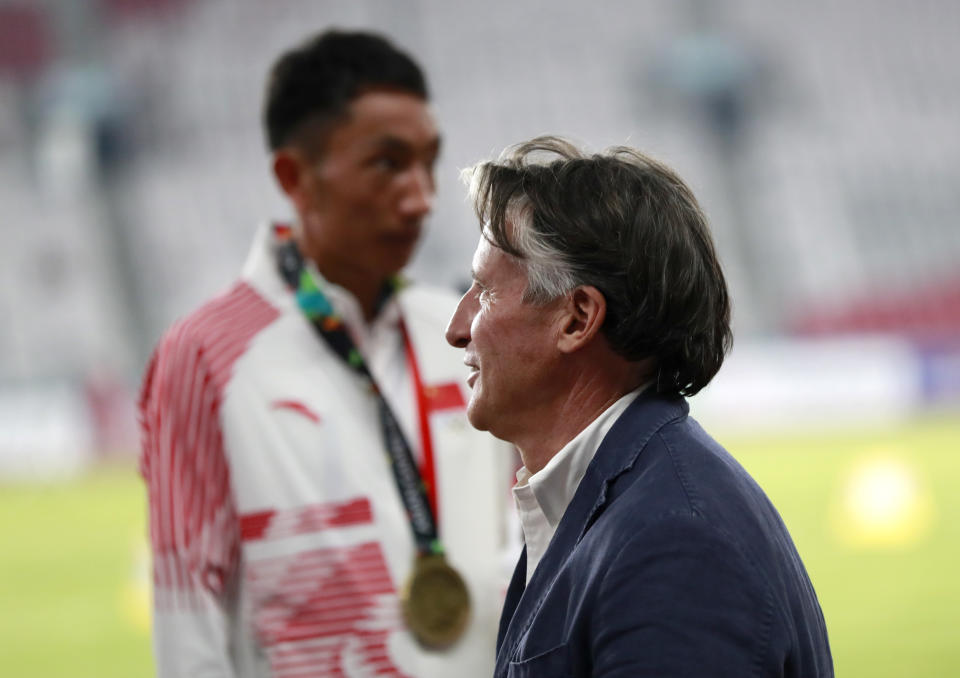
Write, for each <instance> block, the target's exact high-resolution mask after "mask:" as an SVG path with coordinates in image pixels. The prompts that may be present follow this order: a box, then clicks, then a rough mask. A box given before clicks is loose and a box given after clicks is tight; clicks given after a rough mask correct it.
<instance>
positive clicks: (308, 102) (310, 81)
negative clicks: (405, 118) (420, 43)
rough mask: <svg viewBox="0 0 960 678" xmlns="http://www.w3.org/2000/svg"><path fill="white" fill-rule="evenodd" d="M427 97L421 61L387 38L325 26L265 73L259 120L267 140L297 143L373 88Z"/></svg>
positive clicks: (274, 144) (279, 143)
mask: <svg viewBox="0 0 960 678" xmlns="http://www.w3.org/2000/svg"><path fill="white" fill-rule="evenodd" d="M379 89H386V90H397V91H400V92H406V93H409V94H413V95H415V96H418V97H420V98H422V99H424V100H427V99H429V93H428V91H427V83H426V79H425V78H424V75H423V72H422V71H421V69H420V67H419V66H418V65H417V64H416V62H414V60H413V59H412V58H410V56H408V55H407V54H406V53H404V52H402V51H400V50H398V49H397V48H396V47H394V46H393V45H392V44H391V43H390V42H389V41H388V40H387V39H386V38H384V37H382V36H380V35H376V34H373V33H366V32H347V31H341V30H328V31H324V32H323V33H320V34H318V35H316V36H314V37H312V38H310V39H309V40H307V41H306V42H304V43H302V44H301V45H299V46H297V47H295V48H293V49H291V50H290V51H288V52H286V53H284V54H283V55H281V56H280V58H279V59H277V61H276V62H275V63H274V65H273V67H272V68H271V70H270V75H269V77H268V79H267V90H266V97H265V99H264V107H263V123H264V129H265V132H266V138H267V145H268V146H269V147H270V150H277V149H278V148H280V147H282V146H286V145H288V144H290V143H296V142H297V141H298V138H297V137H298V136H299V135H301V134H302V133H303V132H304V130H305V128H307V127H308V126H310V127H311V128H313V127H315V126H317V125H318V124H319V125H320V126H321V127H322V126H323V125H327V126H329V124H330V123H332V122H335V121H337V120H338V119H340V118H341V117H342V116H343V115H344V113H345V112H346V109H347V107H348V106H349V105H350V102H351V101H353V99H355V98H356V97H358V96H360V95H361V94H363V93H365V92H368V91H371V90H379Z"/></svg>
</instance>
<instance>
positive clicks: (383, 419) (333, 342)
mask: <svg viewBox="0 0 960 678" xmlns="http://www.w3.org/2000/svg"><path fill="white" fill-rule="evenodd" d="M274 237H275V242H276V256H277V265H278V266H279V269H280V275H281V277H283V279H284V281H285V282H286V283H287V285H288V286H289V287H290V289H291V290H292V291H293V292H294V294H295V296H296V299H297V304H298V305H299V306H300V309H301V310H302V311H303V313H304V315H306V316H307V318H308V319H309V320H310V322H311V323H312V324H313V326H314V328H315V329H316V331H317V334H318V335H320V337H322V338H323V340H324V341H325V342H326V343H327V345H328V346H329V347H330V348H331V349H332V350H333V352H334V353H336V354H337V355H338V356H339V357H340V358H341V359H342V360H343V361H344V362H345V363H346V364H347V365H349V366H350V367H351V368H352V369H353V370H354V371H355V372H356V373H357V374H359V375H361V376H362V377H364V378H365V379H366V380H367V382H368V383H369V384H370V388H371V391H372V392H373V394H374V395H375V396H376V398H377V405H378V412H379V416H380V428H381V431H382V432H383V440H384V445H385V447H386V449H387V454H388V455H389V457H390V462H391V464H390V465H391V468H392V469H393V477H394V480H395V481H396V483H397V489H398V490H399V491H400V497H401V499H402V500H403V505H404V508H406V510H407V515H408V517H409V520H410V527H411V529H412V530H413V536H414V540H415V542H416V546H417V551H418V553H421V554H433V555H440V554H443V545H442V543H441V542H440V538H439V534H438V530H437V520H436V493H435V490H434V488H433V482H432V481H433V458H432V457H433V451H432V445H431V442H430V432H429V424H428V423H427V412H426V409H425V407H424V406H425V397H424V395H423V384H422V383H421V382H420V374H419V371H418V370H417V366H416V362H415V360H414V354H413V346H412V344H411V342H410V339H409V337H408V335H407V331H406V328H405V327H404V326H403V323H402V322H401V326H400V327H401V332H402V333H403V337H404V344H405V348H406V352H407V359H408V361H409V363H410V368H411V373H412V376H413V381H414V384H415V386H416V390H417V407H418V410H419V413H420V417H419V424H420V427H421V432H422V433H423V443H424V445H423V446H424V449H423V454H424V465H425V466H426V470H427V472H426V474H425V475H428V476H429V478H428V480H429V481H430V488H429V489H428V487H427V484H426V483H425V482H424V478H423V476H421V474H420V470H419V469H418V468H417V464H416V462H415V461H414V458H413V453H412V451H411V448H410V444H409V443H408V442H407V439H406V437H405V436H404V435H403V431H402V430H401V429H400V425H399V422H398V421H397V418H396V416H395V415H394V413H393V411H392V410H391V409H390V406H389V404H388V403H387V401H386V398H384V396H383V393H382V392H381V390H380V387H379V386H378V385H377V382H376V379H374V378H373V374H372V373H371V372H370V370H369V368H368V367H367V363H366V361H365V360H364V359H363V356H362V355H361V353H360V351H359V350H358V349H357V347H356V345H355V344H354V342H353V339H352V338H351V337H350V334H349V333H348V332H347V328H346V326H345V325H344V324H343V321H342V320H341V318H340V317H339V316H338V315H337V314H336V311H335V310H334V308H333V305H332V304H331V303H330V300H329V299H327V297H326V295H325V294H324V293H323V290H322V289H321V287H320V286H319V285H318V284H317V281H316V280H315V278H314V276H313V275H311V274H310V271H309V270H307V268H306V266H305V265H304V260H303V255H302V254H301V253H300V250H299V248H298V247H297V244H296V242H295V241H294V240H293V237H292V232H291V231H290V229H289V228H287V227H282V226H281V227H277V228H275V229H274ZM398 283H399V281H398V280H396V279H393V280H390V281H388V282H387V284H386V285H385V287H384V293H383V299H384V300H385V299H386V298H388V297H389V296H390V295H391V294H393V292H395V291H396V289H397V288H398V286H399V284H398Z"/></svg>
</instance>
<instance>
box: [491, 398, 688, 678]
mask: <svg viewBox="0 0 960 678" xmlns="http://www.w3.org/2000/svg"><path fill="white" fill-rule="evenodd" d="M688 411H689V408H688V407H687V404H686V402H685V401H684V400H683V399H678V400H667V399H664V398H662V397H661V396H658V395H656V394H655V393H650V392H649V390H648V391H646V392H644V393H642V394H640V395H639V396H638V397H637V398H636V399H635V400H634V401H633V402H632V403H631V404H630V407H628V408H627V409H626V410H625V411H624V413H623V414H622V415H620V418H619V419H617V421H616V422H615V423H614V425H613V426H612V427H611V429H610V431H609V432H608V433H607V435H606V436H605V437H604V439H603V442H602V443H601V444H600V447H599V448H598V449H597V453H596V454H595V455H594V457H593V460H592V461H591V462H590V465H589V466H588V467H587V471H586V473H585V474H584V476H583V480H581V481H580V485H579V486H578V487H577V491H576V493H575V494H574V496H573V499H572V500H571V502H570V505H569V506H568V507H567V510H566V511H565V512H564V514H563V518H562V519H561V520H560V524H559V525H557V531H556V533H555V534H554V535H553V539H551V541H550V545H549V546H548V547H547V550H546V552H545V553H544V554H543V558H542V559H541V560H540V563H539V564H538V565H537V569H536V571H535V572H534V573H533V576H532V577H531V578H530V582H529V584H527V586H526V587H524V586H523V581H524V580H525V579H526V569H527V568H526V561H527V558H526V555H527V552H526V549H524V551H523V553H522V555H521V556H520V562H518V563H517V568H516V569H515V570H514V573H513V579H512V580H511V582H510V588H509V590H508V592H507V598H506V602H505V604H504V609H503V614H502V615H501V618H500V631H499V633H498V636H497V667H498V669H500V668H502V667H503V666H506V664H507V663H509V662H510V661H511V660H513V659H514V657H515V655H516V653H517V647H518V644H519V642H520V641H521V640H522V638H523V636H524V635H525V634H526V631H527V629H528V628H529V627H530V624H532V623H533V620H534V619H535V618H536V616H537V611H538V610H539V609H540V606H541V604H542V603H543V600H544V597H545V596H546V594H547V593H549V591H550V589H551V588H552V587H553V583H554V581H556V578H557V574H558V573H559V572H560V570H561V569H562V567H563V564H564V563H565V562H566V561H567V559H568V558H569V557H570V555H571V554H572V553H573V551H574V549H575V548H576V546H577V544H578V543H579V542H580V540H581V539H583V536H584V534H586V532H587V530H589V529H590V526H591V525H592V524H593V522H594V521H595V520H596V518H597V517H598V516H599V515H600V513H601V512H602V511H603V508H604V506H605V505H606V503H607V501H608V500H609V488H610V485H611V483H612V482H613V481H614V480H615V479H616V478H617V477H618V476H620V475H621V474H623V473H624V472H626V471H628V470H630V469H631V468H632V467H633V466H634V464H635V463H636V462H637V459H638V457H639V456H640V452H641V451H642V450H643V448H644V446H645V445H646V444H647V442H648V441H649V440H650V438H651V437H652V436H653V434H654V433H656V431H658V430H659V429H660V428H661V427H662V426H663V425H664V424H666V423H667V422H668V421H671V420H674V419H677V418H680V417H682V416H684V415H686V414H687V412H688Z"/></svg>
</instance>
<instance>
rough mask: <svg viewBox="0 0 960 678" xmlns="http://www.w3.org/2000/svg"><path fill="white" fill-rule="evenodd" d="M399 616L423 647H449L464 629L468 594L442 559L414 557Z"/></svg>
mask: <svg viewBox="0 0 960 678" xmlns="http://www.w3.org/2000/svg"><path fill="white" fill-rule="evenodd" d="M401 602H402V605H403V616H404V619H405V620H406V622H407V626H408V627H409V629H410V631H411V632H412V633H413V635H414V637H415V638H416V639H417V640H418V641H419V642H420V644H421V645H423V646H424V647H428V648H431V649H436V650H442V649H446V648H448V647H450V646H451V645H453V644H454V643H456V642H457V640H459V639H460V636H462V635H463V632H464V630H465V629H466V628H467V622H468V621H469V619H470V594H469V593H468V592H467V585H466V584H465V583H464V582H463V578H462V577H461V576H460V574H459V573H458V572H457V571H456V570H455V569H453V568H452V567H450V565H449V564H448V563H447V561H446V559H445V558H444V557H443V556H442V555H434V554H430V555H418V556H417V558H416V560H414V561H413V573H412V574H411V575H410V578H409V579H408V580H407V584H406V586H404V589H403V592H402V594H401Z"/></svg>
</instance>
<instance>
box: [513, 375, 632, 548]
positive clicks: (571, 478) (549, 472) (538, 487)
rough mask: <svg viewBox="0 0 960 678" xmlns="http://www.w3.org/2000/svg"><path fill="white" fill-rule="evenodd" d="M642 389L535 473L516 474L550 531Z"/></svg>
mask: <svg viewBox="0 0 960 678" xmlns="http://www.w3.org/2000/svg"><path fill="white" fill-rule="evenodd" d="M644 388H646V386H641V387H639V388H637V389H635V390H633V391H631V392H630V393H627V394H626V395H624V396H622V397H621V398H620V399H618V400H617V401H616V402H614V403H613V404H612V405H610V406H609V407H608V408H607V409H605V410H604V411H603V412H602V413H601V414H600V416H598V417H597V418H596V419H594V420H593V421H592V422H590V424H589V425H588V426H587V427H586V428H585V429H583V430H582V431H580V433H578V434H577V435H576V436H575V437H574V438H573V440H571V441H570V442H568V443H567V444H566V445H564V446H563V447H562V448H561V449H560V451H559V452H557V453H556V454H555V455H554V456H553V458H552V459H551V460H550V461H548V462H547V465H546V466H544V467H543V468H542V469H540V470H539V471H537V472H536V473H533V474H531V473H530V472H529V471H528V470H527V468H526V467H521V468H520V470H519V471H517V486H518V487H522V486H523V485H527V484H529V486H530V490H531V491H532V493H533V496H534V497H535V498H536V501H537V504H539V506H540V509H541V510H542V511H543V514H544V516H545V517H546V519H547V522H548V523H549V524H550V526H551V528H553V529H556V527H557V525H558V524H559V523H560V519H561V518H563V514H564V513H565V512H566V510H567V506H569V504H570V502H571V501H572V500H573V495H574V494H575V493H576V491H577V487H579V485H580V481H581V480H583V476H584V474H585V473H586V472H587V467H588V466H589V465H590V462H591V461H592V460H593V457H594V455H595V454H596V452H597V448H599V447H600V443H601V442H602V441H603V439H604V437H606V435H607V433H608V432H609V431H610V428H611V427H612V426H613V424H614V422H616V420H617V419H619V418H620V415H621V414H623V412H624V410H626V409H627V407H629V405H630V403H632V402H633V401H634V399H635V398H636V397H637V396H638V395H640V393H641V392H643V390H644Z"/></svg>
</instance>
